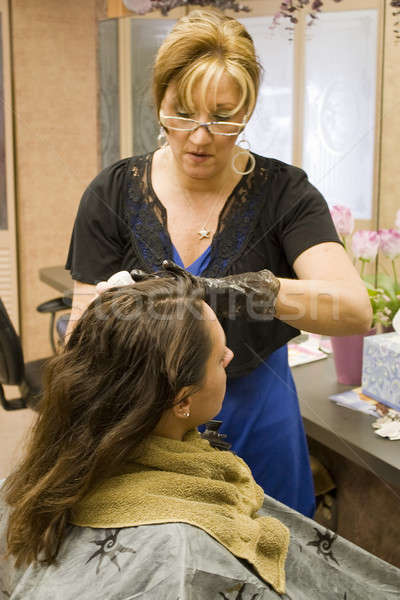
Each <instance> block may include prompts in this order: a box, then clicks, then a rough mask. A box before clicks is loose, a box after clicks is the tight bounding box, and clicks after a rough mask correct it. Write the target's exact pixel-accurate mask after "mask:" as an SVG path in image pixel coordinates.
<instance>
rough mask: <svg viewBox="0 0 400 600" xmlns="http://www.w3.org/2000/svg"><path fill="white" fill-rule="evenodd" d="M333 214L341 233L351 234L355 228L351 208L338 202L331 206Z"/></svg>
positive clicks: (338, 230)
mask: <svg viewBox="0 0 400 600" xmlns="http://www.w3.org/2000/svg"><path fill="white" fill-rule="evenodd" d="M331 216H332V219H333V222H334V223H335V227H336V229H337V232H338V234H339V235H350V234H351V233H352V232H353V229H354V219H353V215H352V212H351V210H350V208H348V207H347V206H342V205H341V204H336V205H335V206H332V208H331Z"/></svg>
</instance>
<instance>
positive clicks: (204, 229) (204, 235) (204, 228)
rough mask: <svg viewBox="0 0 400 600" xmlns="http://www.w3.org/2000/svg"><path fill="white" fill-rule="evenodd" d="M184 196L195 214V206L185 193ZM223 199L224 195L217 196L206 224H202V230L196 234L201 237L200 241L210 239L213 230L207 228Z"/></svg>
mask: <svg viewBox="0 0 400 600" xmlns="http://www.w3.org/2000/svg"><path fill="white" fill-rule="evenodd" d="M183 196H184V198H185V200H186V202H187V204H188V206H190V209H191V210H192V212H193V205H192V203H191V201H190V199H189V197H188V196H187V195H186V193H185V192H183ZM221 198H222V194H220V195H219V196H217V198H216V200H215V202H213V204H212V206H211V208H210V211H209V213H208V215H207V218H206V220H205V221H204V223H203V224H202V226H201V227H200V229H199V230H198V231H196V234H197V235H198V236H199V239H200V240H203V239H210V237H211V234H212V231H211V229H208V228H207V223H208V222H209V220H210V218H211V216H212V214H213V213H214V210H215V207H216V206H217V204H218V202H219V201H220V200H221Z"/></svg>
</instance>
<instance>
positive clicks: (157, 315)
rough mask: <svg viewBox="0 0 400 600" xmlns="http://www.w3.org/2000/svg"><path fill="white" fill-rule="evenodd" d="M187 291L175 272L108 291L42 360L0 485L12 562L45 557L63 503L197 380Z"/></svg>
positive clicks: (193, 309)
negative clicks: (26, 433)
mask: <svg viewBox="0 0 400 600" xmlns="http://www.w3.org/2000/svg"><path fill="white" fill-rule="evenodd" d="M194 288H195V285H194V284H193V281H192V280H191V279H190V277H189V276H188V277H184V276H183V277H178V276H177V279H173V278H171V277H168V278H159V279H149V280H147V281H140V282H138V283H136V284H135V285H132V286H129V287H124V288H114V289H112V290H110V291H107V292H105V293H103V294H102V295H101V296H100V297H98V298H97V299H96V300H95V301H94V302H92V304H91V305H89V307H88V308H87V310H86V311H85V313H84V314H83V316H82V317H81V319H80V320H79V321H78V323H77V325H76V327H75V329H74V330H73V332H72V335H71V337H70V339H69V342H68V344H67V346H66V348H65V350H64V352H63V353H62V354H60V355H58V356H56V357H54V358H52V359H51V361H50V363H49V364H48V367H47V370H46V374H45V381H44V393H43V398H42V400H41V403H40V406H39V415H38V418H37V421H36V424H35V425H34V428H33V431H32V434H31V439H30V442H29V445H28V447H27V451H26V454H25V457H24V459H23V460H22V463H21V464H20V466H19V467H18V469H17V470H16V471H15V472H14V473H13V474H11V475H10V476H9V478H8V479H7V481H6V482H5V485H4V491H5V500H6V502H7V503H8V504H9V505H10V506H11V507H12V512H11V515H10V519H9V524H8V534H7V542H8V552H9V554H12V555H14V556H15V558H16V564H17V566H20V565H24V564H30V563H32V562H43V563H46V564H52V563H54V562H55V559H56V556H57V554H58V551H59V548H60V545H61V543H62V540H63V537H64V535H65V533H66V528H67V526H68V517H69V513H70V509H71V508H72V507H73V506H74V505H75V504H76V503H77V502H78V501H79V500H80V499H81V498H82V497H83V496H84V495H85V494H86V493H87V492H88V491H89V490H90V488H91V487H92V485H93V484H94V483H95V482H97V481H98V479H99V478H100V477H104V476H107V475H109V474H111V473H113V472H115V471H116V470H117V469H118V467H119V466H121V465H122V464H123V462H124V460H125V459H126V458H127V456H128V455H129V456H131V454H132V452H135V451H137V452H140V446H141V444H142V443H143V441H144V440H145V439H146V437H147V436H148V435H149V434H150V433H151V431H152V430H153V429H154V427H155V425H156V424H157V423H158V421H159V419H160V417H161V415H162V414H163V412H164V411H165V410H166V409H167V408H169V407H171V406H172V405H173V404H174V402H175V399H176V396H177V394H178V393H179V391H180V390H182V388H185V387H186V386H188V388H189V389H190V390H192V389H196V388H197V386H198V385H199V384H201V381H202V379H203V378H204V374H205V365H206V361H207V359H208V356H209V354H210V351H211V341H210V338H209V335H208V329H207V328H206V325H205V320H204V319H202V318H201V317H202V314H203V305H202V302H201V295H202V292H201V290H196V289H194Z"/></svg>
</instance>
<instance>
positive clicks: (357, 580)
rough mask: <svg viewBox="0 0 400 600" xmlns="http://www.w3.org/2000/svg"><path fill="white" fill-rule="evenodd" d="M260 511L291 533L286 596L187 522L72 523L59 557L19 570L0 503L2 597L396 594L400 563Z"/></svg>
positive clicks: (261, 598) (342, 598)
mask: <svg viewBox="0 0 400 600" xmlns="http://www.w3.org/2000/svg"><path fill="white" fill-rule="evenodd" d="M264 511H265V514H266V515H268V516H274V517H276V518H277V519H279V520H280V521H282V522H283V523H284V524H285V525H286V526H287V527H289V529H290V532H291V541H290V547H289V554H288V557H287V561H286V587H287V590H286V594H284V595H279V594H277V593H276V592H275V591H274V590H273V589H272V588H271V587H269V586H268V585H266V584H265V583H264V582H263V581H261V580H260V579H259V578H258V577H257V575H255V574H254V573H253V572H252V571H251V569H249V567H248V566H247V565H246V564H245V563H244V562H242V561H240V560H238V559H237V558H235V557H234V556H233V555H232V554H231V553H230V552H229V551H228V550H227V549H226V548H224V547H223V546H221V545H220V544H219V543H218V542H217V541H216V540H214V539H213V538H212V537H210V536H209V535H208V534H207V533H205V532H204V531H202V530H201V529H198V528H197V527H193V526H191V525H186V524H184V523H167V524H162V525H144V526H140V527H126V528H122V529H92V528H90V527H75V526H72V527H71V529H70V531H69V533H68V535H67V537H66V539H65V541H64V543H63V545H62V548H61V552H60V554H59V559H58V565H57V566H50V567H37V566H36V567H33V566H30V567H29V568H28V569H25V570H16V569H14V568H13V561H12V559H5V558H4V551H5V532H6V525H7V509H5V507H4V505H0V600H77V599H82V600H189V599H190V600H279V599H281V600H394V599H397V600H398V599H399V598H400V570H399V569H396V568H395V567H393V566H392V565H389V564H388V563H386V562H384V561H382V560H380V559H378V558H376V557H374V556H372V555H371V554H369V553H368V552H366V551H364V550H362V549H361V548H358V547H357V546H355V545H354V544H352V543H350V542H348V541H347V540H344V539H343V538H340V537H338V536H336V535H335V534H334V533H332V532H331V531H329V530H326V529H325V528H323V527H321V526H319V525H318V524H317V523H315V521H312V520H311V519H307V518H306V517H304V516H302V515H300V514H299V513H297V512H295V511H293V510H291V509H290V508H288V507H286V506H285V505H283V504H280V503H279V502H277V501H276V500H273V499H272V498H270V497H267V496H266V497H265V500H264V505H263V509H262V510H261V511H260V514H263V513H264Z"/></svg>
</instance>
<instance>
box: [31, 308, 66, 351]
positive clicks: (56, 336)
mask: <svg viewBox="0 0 400 600" xmlns="http://www.w3.org/2000/svg"><path fill="white" fill-rule="evenodd" d="M71 307H72V298H69V297H68V296H62V297H59V298H53V300H48V301H47V302H42V304H39V306H37V307H36V310H37V311H38V312H40V313H42V314H43V313H46V314H49V315H50V327H49V337H50V344H51V348H52V350H53V353H54V354H56V353H57V350H58V348H59V346H61V345H62V343H63V341H64V337H65V332H66V330H67V326H68V321H69V313H65V314H63V315H61V316H60V317H58V319H57V320H56V315H57V313H58V312H60V311H65V310H70V309H71Z"/></svg>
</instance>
